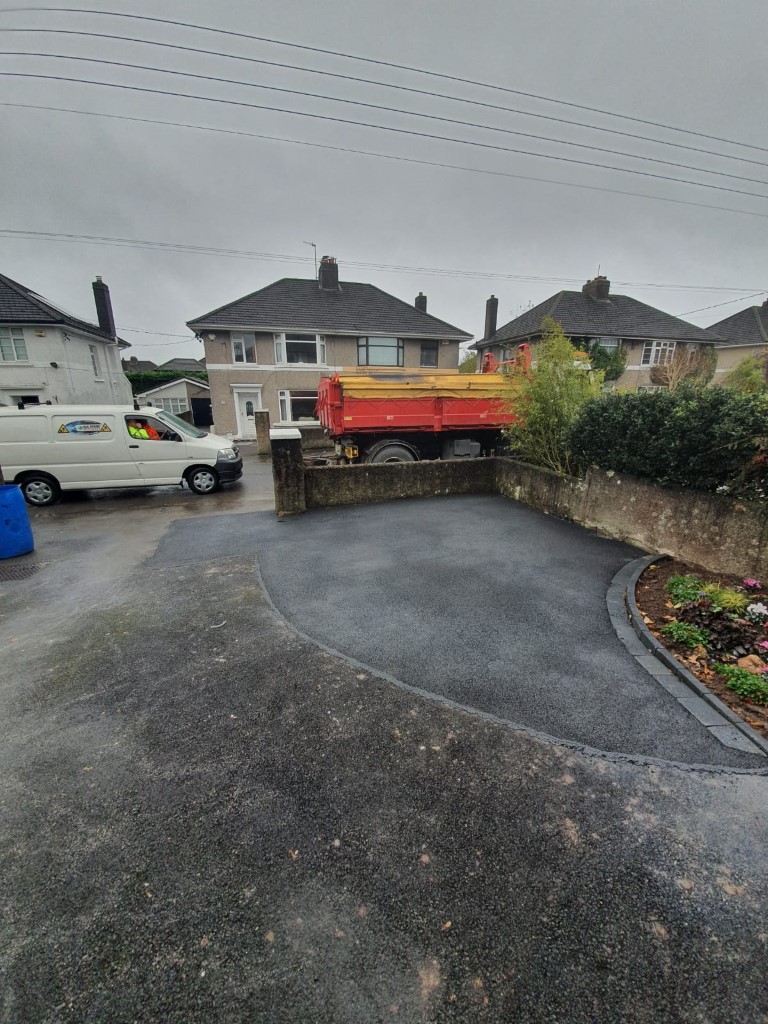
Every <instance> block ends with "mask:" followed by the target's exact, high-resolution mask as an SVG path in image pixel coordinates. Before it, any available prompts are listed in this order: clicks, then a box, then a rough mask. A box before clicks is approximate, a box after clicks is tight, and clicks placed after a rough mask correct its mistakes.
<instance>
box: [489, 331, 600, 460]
mask: <svg viewBox="0 0 768 1024" xmlns="http://www.w3.org/2000/svg"><path fill="white" fill-rule="evenodd" d="M602 384H603V373H602V371H601V370H587V369H584V367H583V365H581V364H580V363H579V361H578V360H576V359H575V358H574V349H573V346H572V345H571V343H570V341H569V340H568V338H567V337H566V335H565V333H564V331H563V328H562V327H561V326H560V324H559V323H558V322H557V321H556V320H553V319H552V317H545V318H544V320H543V321H542V337H541V341H540V342H539V344H538V345H537V346H536V364H535V366H533V367H532V368H531V369H514V370H512V371H511V372H510V373H509V374H507V375H505V384H504V389H505V392H506V394H505V398H506V402H507V404H508V405H509V407H510V408H511V409H512V411H513V412H515V414H516V415H517V416H519V419H518V421H517V422H516V423H514V424H512V425H511V426H510V427H508V428H507V429H506V430H505V436H506V438H507V441H508V443H509V445H510V447H511V449H512V452H513V454H514V455H516V456H518V457H519V458H521V459H524V460H525V461H527V462H532V463H534V465H538V466H546V468H547V469H552V470H554V471H555V472H556V473H561V474H563V475H567V474H570V473H571V472H572V471H573V469H574V460H573V456H572V454H571V449H570V444H569V435H570V431H571V427H572V425H573V422H574V420H575V419H576V416H577V415H578V413H579V410H580V409H581V407H582V406H583V405H584V403H585V402H588V401H589V400H590V399H591V398H596V397H597V396H598V395H599V394H600V390H601V388H602Z"/></svg>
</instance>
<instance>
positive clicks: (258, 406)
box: [187, 256, 471, 438]
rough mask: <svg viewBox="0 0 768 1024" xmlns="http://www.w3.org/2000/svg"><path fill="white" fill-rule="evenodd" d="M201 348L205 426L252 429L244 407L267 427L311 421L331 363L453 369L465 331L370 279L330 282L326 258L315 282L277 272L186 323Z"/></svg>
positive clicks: (335, 275) (422, 301)
mask: <svg viewBox="0 0 768 1024" xmlns="http://www.w3.org/2000/svg"><path fill="white" fill-rule="evenodd" d="M187 326H188V327H189V328H190V330H192V331H194V332H195V333H196V334H197V335H198V337H200V338H201V339H202V341H203V343H204V345H205V362H206V366H207V369H208V382H209V384H210V388H211V406H212V415H213V420H214V425H213V429H214V430H215V432H216V433H218V434H224V435H230V436H232V437H237V438H252V437H255V435H256V430H255V423H254V413H255V412H256V411H258V410H263V409H266V410H268V412H269V415H270V421H271V423H272V424H273V425H275V424H280V425H289V424H290V425H291V426H298V427H299V428H300V429H301V428H316V426H317V421H316V420H315V403H316V401H317V388H318V384H319V382H320V380H321V379H322V378H323V377H327V376H329V375H330V374H332V373H334V372H335V371H337V370H344V371H345V372H349V371H350V370H354V371H359V372H361V373H369V372H371V371H373V370H377V371H378V370H385V368H389V369H391V370H395V371H396V370H397V369H399V368H401V367H402V368H403V369H407V370H409V372H414V371H417V372H418V371H419V370H424V371H425V372H428V371H432V372H434V370H435V369H439V370H442V371H450V370H454V371H455V370H457V368H458V363H459V345H460V343H461V342H462V341H468V340H470V339H471V335H470V334H467V333H466V332H465V331H462V330H460V329H459V328H458V327H453V326H452V325H451V324H448V323H445V322H444V321H443V320H438V319H437V317H434V316H431V315H430V314H429V313H427V299H426V296H425V295H422V294H421V293H420V294H419V295H418V296H417V298H416V301H415V303H414V305H410V304H409V303H407V302H404V301H403V300H402V299H398V298H396V297H395V296H394V295H390V294H388V293H387V292H384V291H382V290H381V289H380V288H376V287H375V286H374V285H370V284H363V283H360V282H356V281H340V280H339V268H338V265H337V263H336V261H335V259H333V258H332V257H329V256H324V257H323V259H322V260H321V262H320V267H319V270H318V276H317V280H314V279H309V280H307V279H303V278H283V279H282V280H280V281H275V282H274V283H273V284H270V285H267V287H266V288H262V289H260V290H259V291H256V292H252V293H251V294H250V295H246V296H244V297H243V298H241V299H237V300H235V301H234V302H230V303H228V304H227V305H225V306H220V307H219V308H218V309H214V310H212V311H211V312H210V313H206V314H205V315H204V316H199V317H196V318H195V319H194V320H190V321H188V324H187Z"/></svg>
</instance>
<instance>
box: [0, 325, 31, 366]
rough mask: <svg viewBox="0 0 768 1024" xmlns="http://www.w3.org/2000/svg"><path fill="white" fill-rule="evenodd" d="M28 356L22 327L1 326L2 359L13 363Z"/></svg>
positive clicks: (0, 345) (0, 352)
mask: <svg viewBox="0 0 768 1024" xmlns="http://www.w3.org/2000/svg"><path fill="white" fill-rule="evenodd" d="M28 358H29V356H28V355H27V345H26V342H25V341H24V331H23V330H22V329H21V327H0V359H2V361H3V362H4V363H11V362H15V361H18V360H27V359H28Z"/></svg>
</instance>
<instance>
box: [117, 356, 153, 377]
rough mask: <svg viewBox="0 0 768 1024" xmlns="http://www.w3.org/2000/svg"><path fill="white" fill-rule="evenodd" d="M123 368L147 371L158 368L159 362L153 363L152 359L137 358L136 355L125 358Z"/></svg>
mask: <svg viewBox="0 0 768 1024" xmlns="http://www.w3.org/2000/svg"><path fill="white" fill-rule="evenodd" d="M123 369H124V370H125V371H126V372H127V373H130V372H131V371H133V373H147V372H148V371H150V370H156V369H157V363H153V362H152V360H151V359H137V358H136V356H132V357H131V358H130V359H124V360H123Z"/></svg>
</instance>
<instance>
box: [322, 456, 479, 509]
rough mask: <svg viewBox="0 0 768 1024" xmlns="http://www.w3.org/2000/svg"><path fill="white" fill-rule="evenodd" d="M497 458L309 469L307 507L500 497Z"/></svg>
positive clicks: (384, 463)
mask: <svg viewBox="0 0 768 1024" xmlns="http://www.w3.org/2000/svg"><path fill="white" fill-rule="evenodd" d="M495 462H496V460H495V459H467V460H459V459H449V460H446V461H445V462H383V463H381V464H380V465H363V466H312V467H308V468H305V469H304V490H305V495H306V503H307V508H324V507H326V506H329V505H362V504H366V503H370V502H374V501H391V500H393V499H396V498H428V497H434V496H435V495H436V494H495V493H496V466H495Z"/></svg>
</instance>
